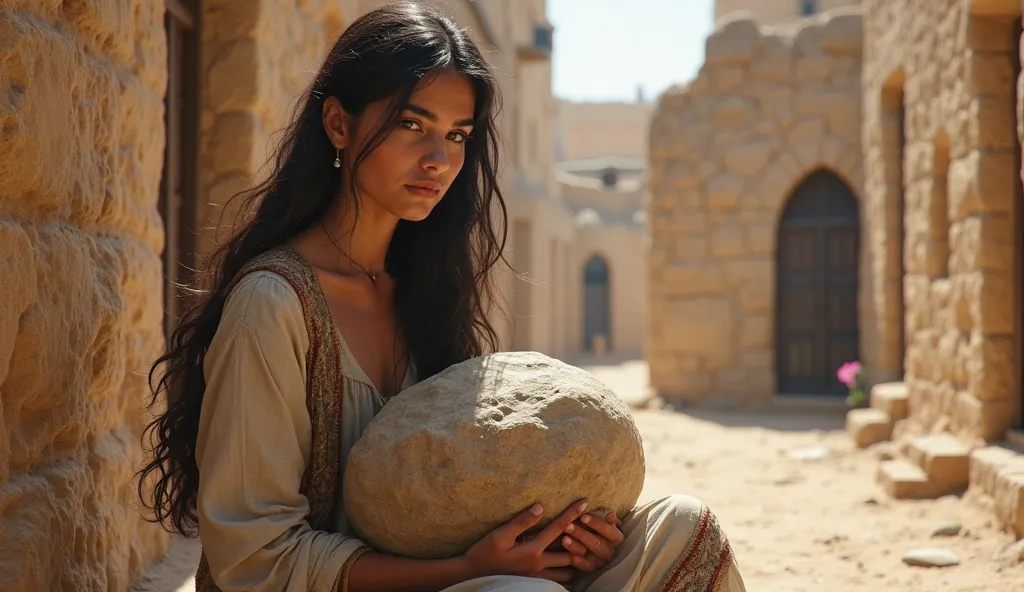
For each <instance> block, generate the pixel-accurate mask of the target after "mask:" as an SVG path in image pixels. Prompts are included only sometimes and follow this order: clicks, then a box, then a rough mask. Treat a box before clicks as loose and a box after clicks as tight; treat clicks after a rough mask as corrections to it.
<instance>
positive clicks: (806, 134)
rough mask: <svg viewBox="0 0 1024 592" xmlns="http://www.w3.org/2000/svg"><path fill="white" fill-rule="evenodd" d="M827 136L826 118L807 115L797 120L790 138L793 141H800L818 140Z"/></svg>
mask: <svg viewBox="0 0 1024 592" xmlns="http://www.w3.org/2000/svg"><path fill="white" fill-rule="evenodd" d="M824 136H825V119H824V118H822V117H807V118H803V119H801V120H800V121H798V122H796V124H795V125H794V126H793V129H791V130H790V132H789V135H788V138H789V141H790V142H791V143H800V142H804V141H808V140H818V139H820V138H822V137H824Z"/></svg>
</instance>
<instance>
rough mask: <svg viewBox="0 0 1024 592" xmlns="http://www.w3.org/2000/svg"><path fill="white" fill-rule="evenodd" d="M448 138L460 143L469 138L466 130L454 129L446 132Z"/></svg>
mask: <svg viewBox="0 0 1024 592" xmlns="http://www.w3.org/2000/svg"><path fill="white" fill-rule="evenodd" d="M448 139H449V140H452V141H453V142H458V143H460V144H461V143H463V142H465V141H466V140H468V139H469V135H468V134H466V132H458V131H455V132H451V133H450V134H448Z"/></svg>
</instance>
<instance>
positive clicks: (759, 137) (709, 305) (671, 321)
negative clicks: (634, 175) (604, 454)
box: [646, 9, 870, 400]
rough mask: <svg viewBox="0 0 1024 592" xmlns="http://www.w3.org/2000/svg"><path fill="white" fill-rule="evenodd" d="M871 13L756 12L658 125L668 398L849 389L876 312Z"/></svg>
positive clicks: (676, 92) (721, 39) (659, 352)
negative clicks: (867, 106)
mask: <svg viewBox="0 0 1024 592" xmlns="http://www.w3.org/2000/svg"><path fill="white" fill-rule="evenodd" d="M860 77H861V17H860V15H859V13H858V12H857V11H856V9H845V10H836V11H832V12H829V13H825V14H824V15H822V16H821V17H820V18H815V19H806V20H803V21H801V22H800V23H799V24H798V25H797V26H795V27H792V28H790V29H787V30H785V31H781V30H780V31H775V30H767V29H763V28H762V27H761V26H760V25H758V23H757V22H756V21H754V20H752V19H751V18H750V17H749V16H747V15H745V14H740V15H737V16H736V17H735V18H734V19H732V20H729V19H726V20H724V21H723V22H721V23H720V24H719V26H718V28H717V29H716V30H715V32H714V33H713V34H712V35H711V36H710V37H709V38H708V40H707V50H706V63H705V64H704V66H703V67H702V68H701V70H700V73H699V74H698V75H697V77H696V78H695V79H694V80H692V81H691V82H690V83H689V84H687V85H686V86H683V87H677V88H673V89H671V90H669V91H667V92H666V93H665V94H664V95H663V96H662V98H661V103H660V105H659V108H658V110H657V111H656V112H655V115H654V117H653V120H652V124H651V132H650V166H651V169H650V190H649V193H650V201H649V205H648V208H649V215H648V219H649V222H650V228H651V245H650V252H649V268H648V273H649V276H650V288H649V290H650V293H649V307H650V313H649V315H648V319H649V322H648V328H647V331H648V334H647V347H646V353H647V359H648V361H649V363H650V371H651V384H652V386H653V387H654V388H655V389H657V390H658V391H659V392H660V393H662V395H664V396H666V397H669V398H675V399H686V400H694V399H701V398H704V397H708V396H712V395H713V396H715V397H717V398H728V399H737V400H740V399H742V400H758V399H760V400H763V399H765V398H766V397H771V396H772V395H773V394H775V393H776V392H785V393H807V394H822V393H827V392H835V391H836V390H837V389H839V388H841V386H842V385H840V384H839V383H838V382H837V381H836V380H835V369H836V368H838V366H839V364H841V363H843V362H846V361H849V360H854V359H857V357H858V355H859V353H860V351H861V350H860V348H861V345H862V342H864V341H866V340H867V339H869V337H870V336H861V335H859V327H860V323H862V322H863V321H864V317H865V316H870V310H865V306H863V303H864V301H863V298H858V295H860V294H861V293H862V292H863V290H864V289H863V287H861V286H860V284H859V282H858V269H859V268H860V267H862V266H863V259H862V258H861V257H860V251H861V247H860V243H861V241H860V230H859V228H860V219H861V210H862V208H861V203H862V202H861V197H860V196H861V195H862V193H863V183H862V176H863V173H862V169H861V128H860V119H861V117H860V112H861V100H860V92H859V89H860Z"/></svg>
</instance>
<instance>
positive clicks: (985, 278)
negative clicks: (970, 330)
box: [967, 271, 1014, 335]
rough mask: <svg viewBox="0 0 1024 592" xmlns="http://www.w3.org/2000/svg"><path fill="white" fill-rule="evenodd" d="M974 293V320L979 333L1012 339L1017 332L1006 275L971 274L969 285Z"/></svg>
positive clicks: (988, 272) (972, 305)
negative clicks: (1010, 337)
mask: <svg viewBox="0 0 1024 592" xmlns="http://www.w3.org/2000/svg"><path fill="white" fill-rule="evenodd" d="M967 285H968V286H969V288H970V290H971V292H970V296H969V298H970V300H971V318H972V319H973V321H974V324H973V326H974V328H975V330H977V331H980V332H982V333H987V334H996V335H1009V334H1011V333H1013V331H1014V320H1013V310H1012V307H1011V306H1010V302H1012V301H1011V299H1010V296H1011V294H1012V293H1013V288H1012V283H1011V279H1010V278H1009V277H1008V274H1007V273H1005V272H997V271H979V272H976V273H973V274H971V276H970V280H969V283H968V284H967Z"/></svg>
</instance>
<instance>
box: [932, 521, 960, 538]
mask: <svg viewBox="0 0 1024 592" xmlns="http://www.w3.org/2000/svg"><path fill="white" fill-rule="evenodd" d="M962 528H963V526H962V525H961V524H960V523H959V522H944V523H942V524H940V525H938V526H936V527H935V530H933V531H932V536H933V537H954V536H956V535H958V534H960V530H961V529H962Z"/></svg>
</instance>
